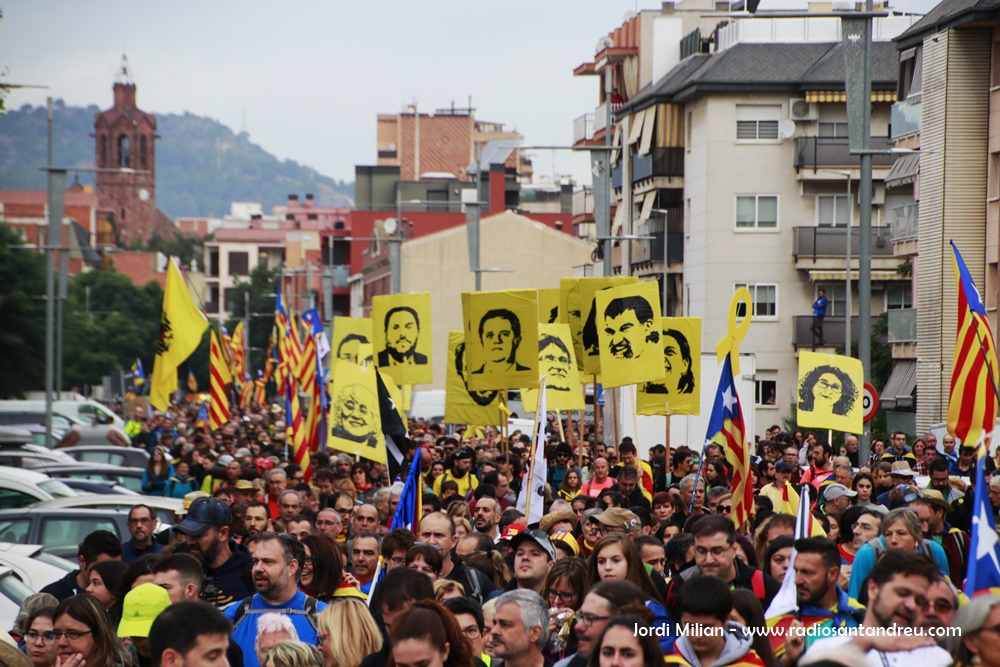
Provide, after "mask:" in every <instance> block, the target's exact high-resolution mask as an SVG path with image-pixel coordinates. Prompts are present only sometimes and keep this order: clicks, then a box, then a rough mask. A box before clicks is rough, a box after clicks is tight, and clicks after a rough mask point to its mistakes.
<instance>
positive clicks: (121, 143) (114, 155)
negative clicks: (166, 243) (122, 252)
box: [93, 55, 164, 246]
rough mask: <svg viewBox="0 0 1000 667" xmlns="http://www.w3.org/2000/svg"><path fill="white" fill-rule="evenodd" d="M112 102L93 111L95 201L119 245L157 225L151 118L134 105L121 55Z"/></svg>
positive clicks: (159, 224) (159, 216) (159, 217)
mask: <svg viewBox="0 0 1000 667" xmlns="http://www.w3.org/2000/svg"><path fill="white" fill-rule="evenodd" d="M114 100H115V102H114V106H113V107H112V108H110V109H108V110H106V111H101V112H99V113H97V114H94V135H93V136H94V156H95V158H94V162H95V164H96V165H97V168H98V169H107V170H114V171H99V172H98V173H97V205H98V207H99V208H100V209H103V210H106V211H108V212H109V213H111V214H112V216H113V219H114V223H115V227H116V228H117V232H118V238H119V239H120V241H121V243H122V244H123V245H125V246H129V245H131V244H132V242H133V241H135V240H136V239H140V238H141V239H143V240H144V241H148V240H149V238H150V237H151V236H152V235H153V233H154V232H155V231H157V230H159V229H161V228H162V224H163V218H164V216H163V214H162V213H160V212H159V211H158V210H157V208H156V140H157V139H158V138H159V136H158V135H157V134H156V117H155V116H153V115H152V114H148V113H146V112H145V111H142V110H140V109H139V108H138V107H137V106H136V103H135V82H134V81H132V75H131V73H130V72H129V69H128V59H127V58H126V57H125V56H124V55H123V56H122V66H121V69H120V70H119V72H118V75H117V77H116V78H115V84H114Z"/></svg>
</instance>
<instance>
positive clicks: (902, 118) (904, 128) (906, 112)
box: [890, 100, 921, 139]
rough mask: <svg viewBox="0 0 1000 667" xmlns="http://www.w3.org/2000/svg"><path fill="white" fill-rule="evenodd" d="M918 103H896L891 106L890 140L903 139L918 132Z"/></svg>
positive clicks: (904, 101)
mask: <svg viewBox="0 0 1000 667" xmlns="http://www.w3.org/2000/svg"><path fill="white" fill-rule="evenodd" d="M920 113H921V112H920V102H907V101H906V100H903V101H902V102H896V103H895V104H893V105H892V113H891V116H890V119H891V120H890V122H891V123H892V138H893V139H896V138H898V137H905V136H906V135H908V134H916V133H917V132H919V131H920Z"/></svg>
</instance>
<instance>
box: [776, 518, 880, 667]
mask: <svg viewBox="0 0 1000 667" xmlns="http://www.w3.org/2000/svg"><path fill="white" fill-rule="evenodd" d="M795 551H796V556H795V588H796V591H797V595H798V602H799V610H800V613H801V620H802V625H803V626H804V627H806V628H809V627H812V626H819V627H823V628H830V629H831V630H832V629H833V628H856V627H858V626H859V625H860V624H861V621H862V620H864V617H865V608H864V607H862V606H861V605H859V604H858V603H857V602H855V601H852V600H851V599H850V598H849V597H848V596H847V593H846V592H845V591H844V589H842V588H841V587H840V586H838V585H837V579H838V578H839V577H840V552H839V551H838V550H837V547H836V546H835V545H834V544H833V542H831V541H830V540H828V539H826V538H825V537H807V538H803V539H800V540H796V542H795ZM789 620H791V619H789ZM815 639H816V634H815V633H812V634H808V635H807V636H806V638H805V644H804V648H805V649H808V648H809V646H810V645H811V644H812V642H813V641H814V640H815ZM788 647H789V644H786V645H784V646H780V647H778V650H777V652H776V653H777V655H778V657H780V656H781V652H782V651H783V650H784V649H785V648H788ZM802 650H803V645H802V644H798V651H797V653H801V651H802ZM797 657H798V655H789V658H790V659H793V660H794V659H795V658H797Z"/></svg>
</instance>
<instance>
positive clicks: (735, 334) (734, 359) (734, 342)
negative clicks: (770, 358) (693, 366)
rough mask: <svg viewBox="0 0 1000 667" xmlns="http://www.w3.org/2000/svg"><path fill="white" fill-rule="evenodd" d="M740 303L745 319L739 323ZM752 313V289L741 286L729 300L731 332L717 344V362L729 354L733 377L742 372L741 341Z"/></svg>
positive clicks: (745, 333) (748, 326)
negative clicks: (737, 320) (737, 319)
mask: <svg viewBox="0 0 1000 667" xmlns="http://www.w3.org/2000/svg"><path fill="white" fill-rule="evenodd" d="M740 304H743V321H742V322H740V323H738V324H737V322H736V318H737V317H738V313H739V309H740ZM751 313H753V299H751V298H750V290H748V289H747V288H746V287H741V288H739V289H738V290H736V294H734V295H733V300H732V301H730V302H729V332H728V333H727V334H726V335H725V336H723V337H722V340H720V341H719V344H718V345H716V346H715V354H716V355H717V357H718V362H717V363H720V364H721V363H722V360H723V359H724V358H725V356H726V355H727V354H728V355H729V357H730V360H731V363H732V365H733V377H735V376H737V375H739V374H740V341H741V340H743V337H744V336H746V335H747V331H748V330H749V329H750V319H751V317H750V316H751Z"/></svg>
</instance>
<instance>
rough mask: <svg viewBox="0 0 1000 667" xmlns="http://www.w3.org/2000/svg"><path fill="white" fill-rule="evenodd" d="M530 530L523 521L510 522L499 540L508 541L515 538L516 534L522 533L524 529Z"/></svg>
mask: <svg viewBox="0 0 1000 667" xmlns="http://www.w3.org/2000/svg"><path fill="white" fill-rule="evenodd" d="M526 530H528V527H527V526H526V525H524V524H523V523H510V524H507V527H506V528H504V529H503V533H501V535H500V538H499V540H498V541H504V542H506V541H508V540H512V539H514V537H515V536H517V535H520V534H521V533H523V532H524V531H526Z"/></svg>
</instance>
